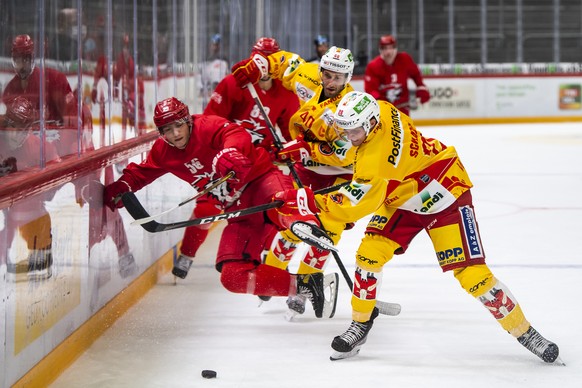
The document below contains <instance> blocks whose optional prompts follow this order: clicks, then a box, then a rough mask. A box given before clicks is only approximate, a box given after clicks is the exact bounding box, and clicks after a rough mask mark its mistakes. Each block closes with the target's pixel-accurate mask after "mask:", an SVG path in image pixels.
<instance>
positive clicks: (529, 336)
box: [517, 326, 563, 364]
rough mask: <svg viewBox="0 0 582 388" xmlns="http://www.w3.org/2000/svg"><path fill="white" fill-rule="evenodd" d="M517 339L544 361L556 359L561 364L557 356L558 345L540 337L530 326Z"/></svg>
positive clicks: (558, 352) (549, 361)
mask: <svg viewBox="0 0 582 388" xmlns="http://www.w3.org/2000/svg"><path fill="white" fill-rule="evenodd" d="M517 341H519V343H520V344H522V345H523V346H525V347H526V348H527V350H529V351H530V352H532V353H533V354H535V355H536V356H538V357H539V358H541V359H542V360H544V362H547V363H553V362H554V361H556V360H558V361H559V362H560V363H562V364H563V362H561V360H560V359H559V358H558V356H559V354H560V350H559V349H558V345H556V344H555V343H553V342H550V341H548V340H547V339H545V338H544V337H542V335H541V334H540V333H538V332H537V330H536V329H534V328H533V327H532V326H530V327H529V329H528V330H527V331H526V332H525V333H524V334H523V335H522V336H521V337H519V338H518V339H517Z"/></svg>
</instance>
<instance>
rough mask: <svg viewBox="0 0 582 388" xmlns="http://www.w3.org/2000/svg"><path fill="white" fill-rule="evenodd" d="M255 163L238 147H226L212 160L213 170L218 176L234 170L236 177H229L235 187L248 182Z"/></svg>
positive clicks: (237, 187)
mask: <svg viewBox="0 0 582 388" xmlns="http://www.w3.org/2000/svg"><path fill="white" fill-rule="evenodd" d="M252 167H253V163H252V162H251V161H250V159H249V158H247V157H246V156H244V155H243V154H241V153H240V152H239V151H238V150H237V149H236V148H225V149H223V150H222V151H220V152H219V153H218V154H217V155H216V156H215V157H214V160H213V161H212V170H213V171H214V173H215V174H218V176H225V175H227V174H228V173H229V172H231V171H234V178H232V179H229V180H228V182H230V183H231V186H232V188H233V189H235V190H237V189H239V188H241V187H242V186H243V185H244V184H245V183H247V182H246V179H247V176H248V175H249V172H251V168H252Z"/></svg>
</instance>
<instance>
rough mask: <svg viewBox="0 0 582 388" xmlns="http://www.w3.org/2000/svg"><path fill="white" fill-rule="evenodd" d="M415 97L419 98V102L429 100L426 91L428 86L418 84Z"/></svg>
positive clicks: (428, 94) (422, 102)
mask: <svg viewBox="0 0 582 388" xmlns="http://www.w3.org/2000/svg"><path fill="white" fill-rule="evenodd" d="M416 98H418V99H420V103H421V104H424V103H425V102H428V100H430V93H429V92H428V88H427V87H426V86H424V85H421V86H419V87H418V88H417V89H416Z"/></svg>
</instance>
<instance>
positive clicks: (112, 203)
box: [103, 180, 132, 211]
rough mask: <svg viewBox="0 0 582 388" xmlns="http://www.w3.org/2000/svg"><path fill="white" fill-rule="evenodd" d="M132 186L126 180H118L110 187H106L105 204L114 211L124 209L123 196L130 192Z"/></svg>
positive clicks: (104, 191) (104, 192)
mask: <svg viewBox="0 0 582 388" xmlns="http://www.w3.org/2000/svg"><path fill="white" fill-rule="evenodd" d="M130 191H132V190H131V186H130V185H129V183H127V182H126V181H124V180H118V181H116V182H113V183H112V184H110V185H107V186H105V190H103V203H104V204H105V205H106V206H107V207H108V208H109V209H111V211H114V210H115V208H121V207H123V202H122V201H121V196H122V195H123V194H124V193H127V192H130Z"/></svg>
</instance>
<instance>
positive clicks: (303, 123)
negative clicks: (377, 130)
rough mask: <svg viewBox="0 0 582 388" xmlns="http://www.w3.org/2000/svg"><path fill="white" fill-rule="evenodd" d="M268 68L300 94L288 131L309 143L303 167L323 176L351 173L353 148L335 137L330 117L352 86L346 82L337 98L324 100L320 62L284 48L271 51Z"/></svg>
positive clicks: (273, 75)
mask: <svg viewBox="0 0 582 388" xmlns="http://www.w3.org/2000/svg"><path fill="white" fill-rule="evenodd" d="M269 69H270V73H271V76H272V77H273V78H277V79H280V80H281V81H282V82H283V86H284V87H285V88H287V89H289V90H291V91H293V92H294V93H295V94H296V95H297V96H298V97H299V100H300V107H299V110H298V111H297V112H295V114H294V115H293V116H292V117H291V120H290V122H289V133H290V134H291V137H292V138H296V137H297V136H299V135H300V134H301V135H303V136H304V138H305V141H307V142H308V144H309V146H310V151H311V160H307V161H304V166H305V167H306V168H308V169H310V170H313V171H315V172H317V173H319V174H322V175H341V174H346V173H347V174H351V173H352V169H351V165H352V163H353V160H354V156H355V149H353V147H352V145H351V143H350V142H346V141H343V140H341V139H339V138H338V136H337V134H336V132H335V130H334V129H333V116H334V113H335V111H336V109H337V106H338V104H339V102H340V100H341V99H342V98H343V97H344V96H345V95H346V94H347V93H349V92H351V91H353V90H354V88H353V87H352V86H351V85H350V84H347V85H346V87H345V88H344V89H343V90H342V91H341V92H340V93H339V94H338V95H337V96H336V97H333V98H328V99H323V98H324V97H323V96H322V93H323V86H322V84H321V80H320V76H319V65H318V64H316V63H306V62H305V61H304V60H303V59H302V58H301V57H300V56H299V55H297V54H294V53H290V52H287V51H279V52H277V53H275V54H271V55H270V56H269ZM322 99H323V100H322Z"/></svg>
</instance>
